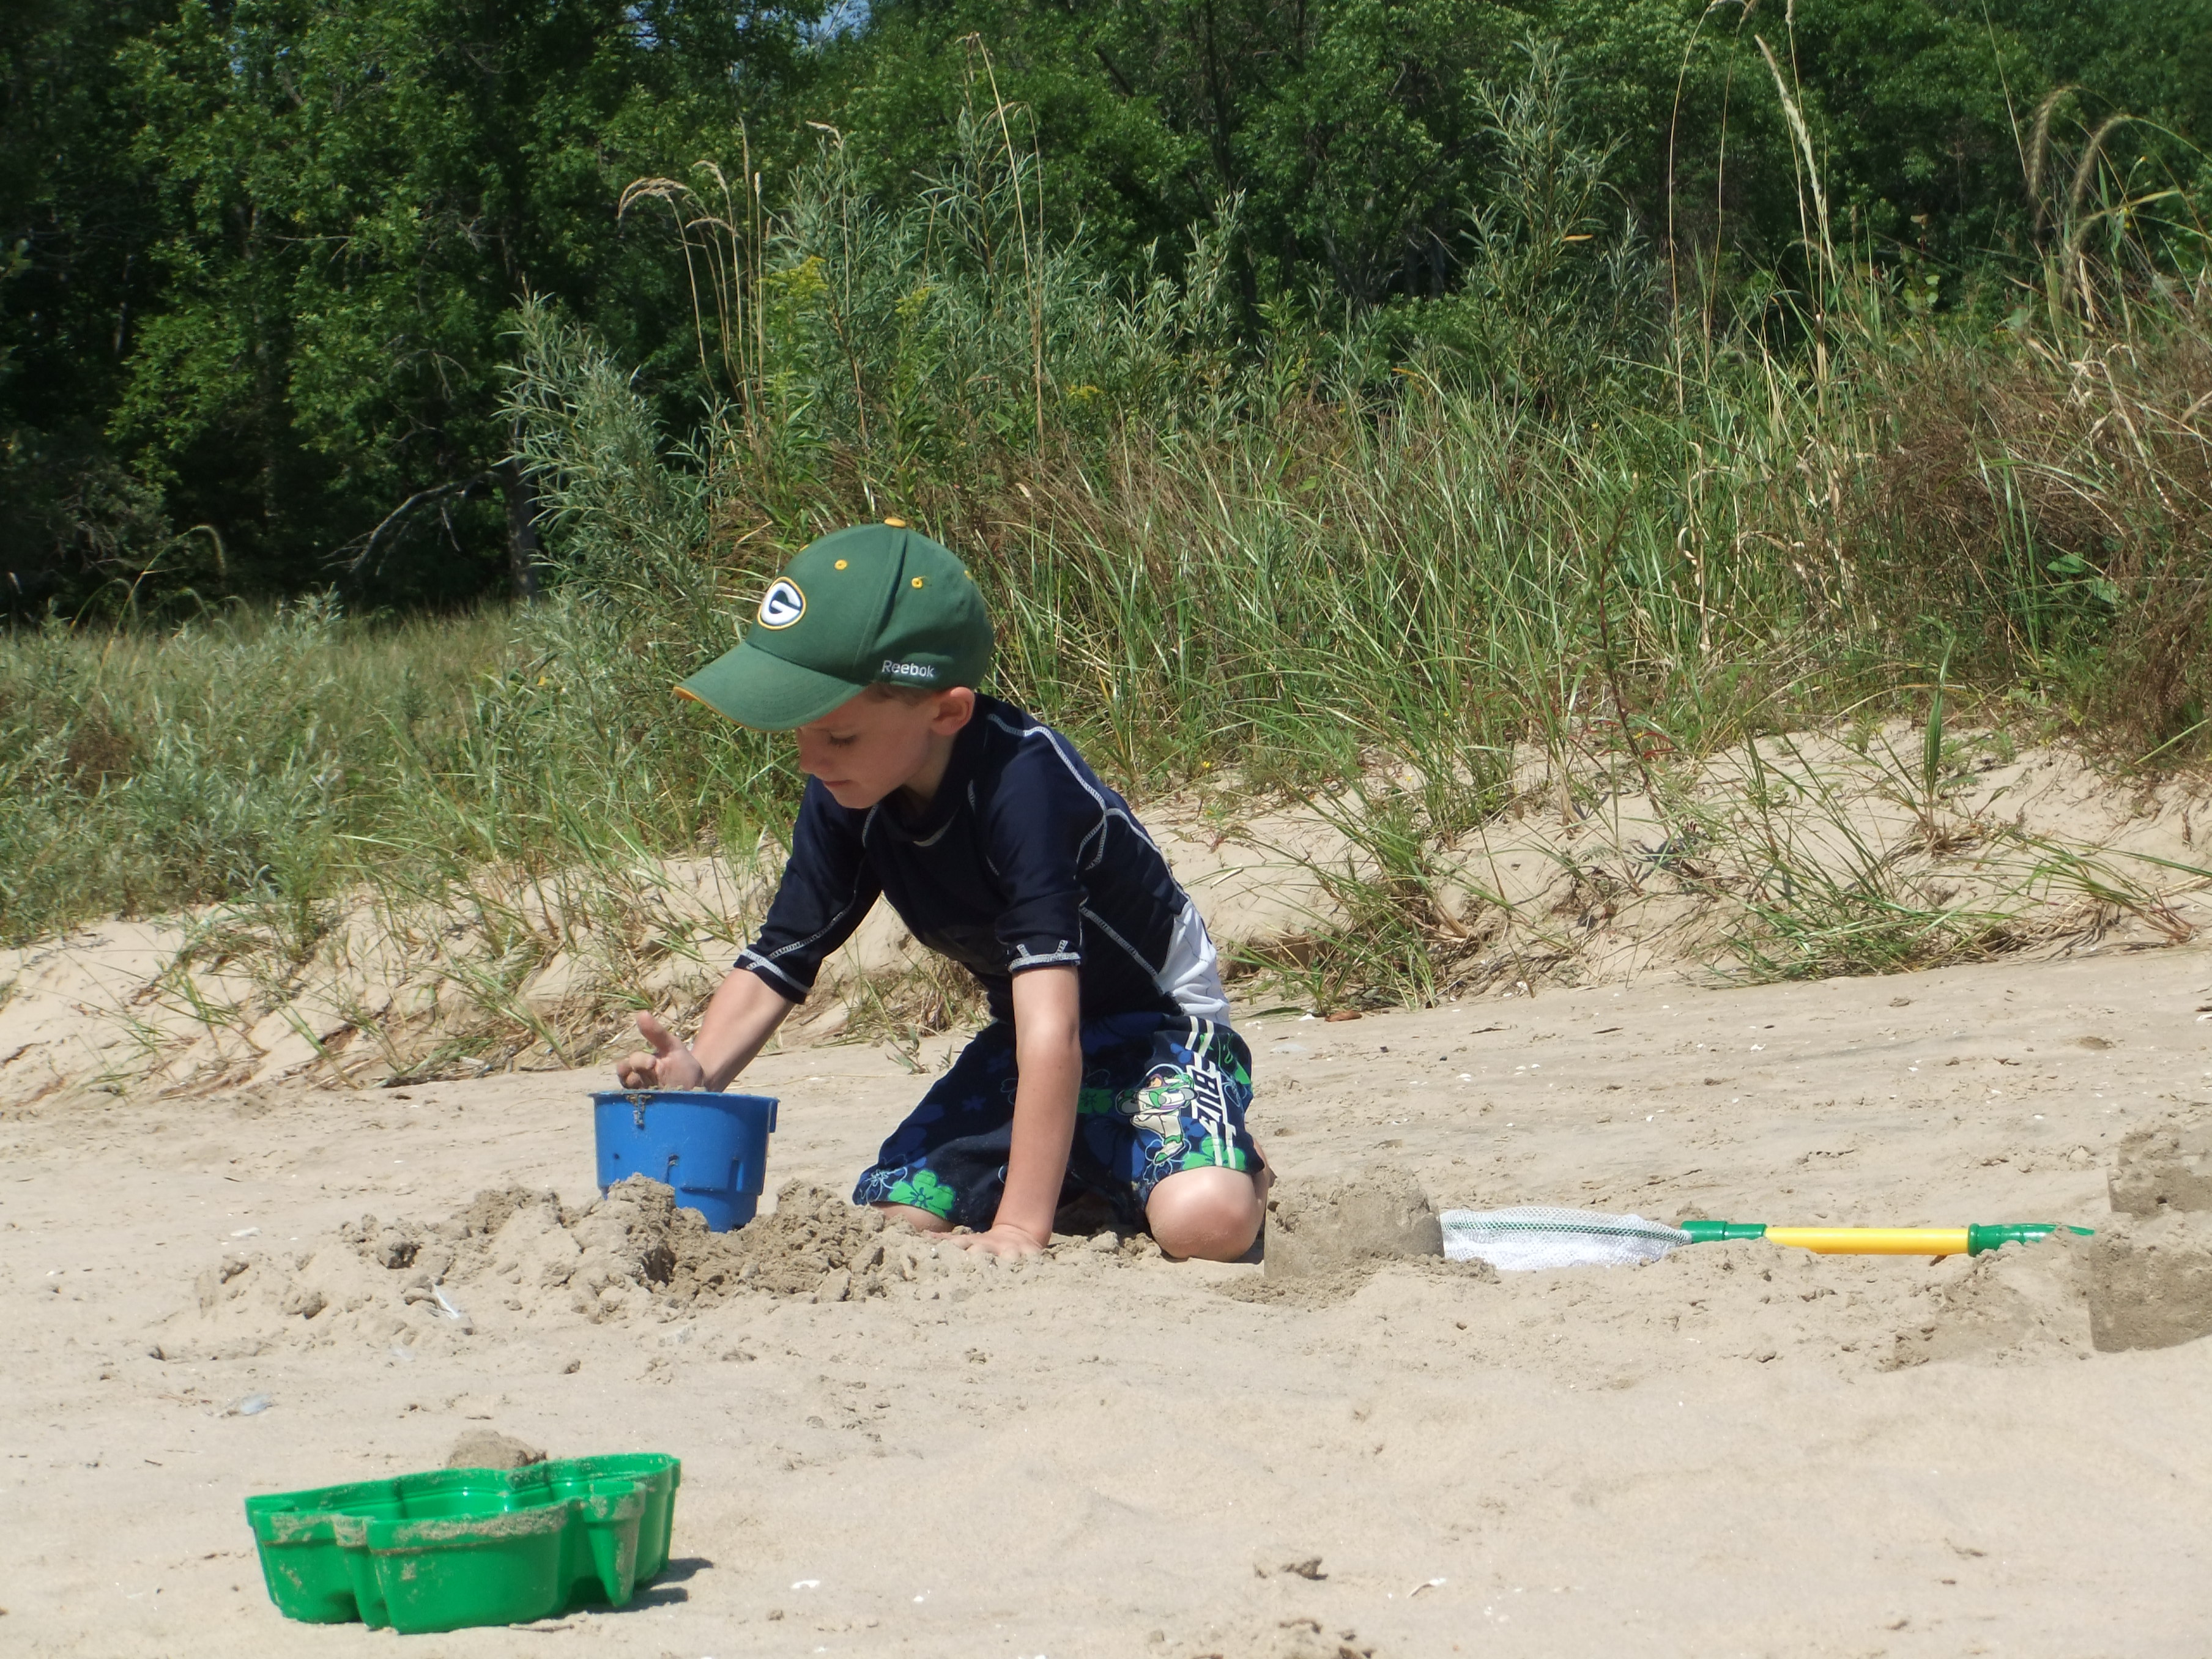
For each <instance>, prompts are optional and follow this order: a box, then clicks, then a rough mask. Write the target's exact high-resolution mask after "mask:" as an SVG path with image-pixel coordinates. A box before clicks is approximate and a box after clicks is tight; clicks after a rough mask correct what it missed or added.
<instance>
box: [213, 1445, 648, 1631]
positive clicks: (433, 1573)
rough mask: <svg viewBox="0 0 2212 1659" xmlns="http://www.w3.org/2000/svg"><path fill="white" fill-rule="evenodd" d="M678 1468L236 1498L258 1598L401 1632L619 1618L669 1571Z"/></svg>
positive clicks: (457, 1478)
mask: <svg viewBox="0 0 2212 1659" xmlns="http://www.w3.org/2000/svg"><path fill="white" fill-rule="evenodd" d="M683 1478H684V1466H683V1464H682V1463H681V1462H678V1460H677V1459H675V1458H673V1457H669V1456H665V1455H662V1454H660V1453H658V1452H637V1453H629V1454H623V1455H615V1456H609V1457H571V1458H565V1459H562V1460H561V1461H559V1462H551V1463H539V1464H537V1465H534V1466H533V1467H532V1468H522V1469H513V1470H506V1469H440V1470H438V1471H436V1472H435V1474H403V1475H398V1476H395V1477H394V1478H392V1479H391V1480H362V1481H356V1482H354V1483H352V1484H350V1485H348V1486H320V1487H317V1488H315V1489H314V1490H313V1491H310V1492H272V1493H270V1494H268V1495H266V1496H264V1497H259V1498H247V1499H246V1522H247V1524H248V1525H250V1526H251V1527H252V1528H253V1537H254V1541H255V1543H256V1544H257V1545H258V1547H259V1549H260V1553H261V1576H262V1577H263V1579H264V1581H265V1582H266V1583H267V1584H268V1586H269V1599H270V1601H274V1602H275V1603H276V1607H277V1610H278V1611H279V1612H281V1613H283V1615H284V1616H285V1617H286V1618H288V1619H297V1620H302V1621H304V1622H306V1623H307V1624H313V1625H336V1624H346V1623H349V1622H351V1621H353V1620H360V1621H361V1622H362V1623H363V1624H366V1625H368V1626H371V1627H372V1628H382V1627H384V1626H390V1627H391V1628H392V1629H393V1630H395V1631H398V1632H401V1633H403V1634H407V1635H412V1634H416V1633H418V1632H431V1631H444V1630H460V1629H463V1628H465V1627H466V1626H471V1625H521V1624H528V1623H530V1622H531V1621H532V1620H537V1619H552V1618H557V1617H558V1616H559V1615H560V1614H562V1613H565V1612H567V1611H568V1608H569V1607H571V1606H573V1605H574V1604H575V1603H577V1602H580V1601H582V1602H592V1601H599V1602H604V1603H605V1605H607V1606H609V1607H621V1606H623V1604H624V1603H626V1602H627V1601H629V1599H630V1597H631V1595H634V1594H635V1591H636V1589H637V1586H638V1585H640V1584H641V1583H646V1582H647V1580H649V1579H651V1578H653V1577H654V1576H655V1575H656V1574H658V1573H659V1571H661V1569H662V1568H664V1567H665V1566H666V1565H668V1533H669V1528H670V1525H671V1522H672V1521H673V1519H674V1516H675V1510H676V1488H677V1487H678V1486H679V1485H680V1484H681V1483H682V1481H683Z"/></svg>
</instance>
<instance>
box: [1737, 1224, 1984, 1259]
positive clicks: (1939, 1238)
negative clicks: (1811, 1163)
mask: <svg viewBox="0 0 2212 1659" xmlns="http://www.w3.org/2000/svg"><path fill="white" fill-rule="evenodd" d="M1766 1239H1767V1242H1768V1243H1771V1244H1794V1245H1795V1246H1796V1248H1797V1249H1801V1250H1811V1251H1813V1252H1814V1254H1815V1255H1966V1253H1967V1249H1968V1248H1969V1247H1968V1243H1967V1238H1966V1228H1964V1227H1769V1228H1768V1229H1767V1230H1766Z"/></svg>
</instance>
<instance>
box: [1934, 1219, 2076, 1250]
mask: <svg viewBox="0 0 2212 1659" xmlns="http://www.w3.org/2000/svg"><path fill="white" fill-rule="evenodd" d="M2059 1231H2065V1232H2069V1233H2075V1234H2077V1235H2079V1236H2080V1237H2083V1238H2093V1237H2096V1234H2095V1233H2094V1232H2093V1231H2091V1230H2090V1229H2089V1228H2087V1227H2072V1226H2069V1227H2066V1228H2063V1229H2061V1228H2060V1227H2058V1226H2057V1225H2054V1224H2053V1223H2051V1222H2048V1221H2015V1222H2011V1223H1996V1224H1991V1225H1986V1226H1985V1225H1981V1224H1979V1223H1976V1224H1974V1225H1970V1226H1968V1227H1967V1229H1966V1254H1967V1255H1980V1254H1981V1253H1982V1252H1983V1251H1984V1250H2001V1249H2003V1248H2004V1247H2005V1246H2006V1245H2008V1244H2040V1243H2042V1242H2043V1241H2044V1240H2045V1239H2046V1238H2048V1237H2051V1234H2053V1233H2055V1232H2059Z"/></svg>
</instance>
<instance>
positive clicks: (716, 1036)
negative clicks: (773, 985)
mask: <svg viewBox="0 0 2212 1659" xmlns="http://www.w3.org/2000/svg"><path fill="white" fill-rule="evenodd" d="M797 1006H799V1005H798V1004H797V1003H795V1002H793V1001H792V1000H790V999H788V998H787V997H782V996H779V995H777V994H776V993H775V992H774V991H772V990H770V989H769V987H768V982H767V981H765V980H763V979H762V978H761V977H760V975H757V974H755V973H752V972H750V970H749V969H744V968H738V969H732V971H731V974H730V976H729V977H728V978H727V979H726V980H724V981H722V984H721V988H720V989H719V990H717V991H716V992H715V993H714V1000H713V1001H712V1002H709V1003H708V1005H707V1012H706V1014H705V1016H704V1017H703V1018H701V1020H700V1021H699V1035H698V1036H696V1037H695V1038H694V1039H692V1042H691V1043H690V1046H689V1047H688V1048H687V1047H686V1046H685V1045H684V1044H683V1043H681V1042H678V1041H677V1040H676V1038H675V1036H673V1035H672V1034H671V1032H670V1031H669V1030H668V1028H667V1027H666V1026H665V1025H663V1024H661V1023H660V1022H659V1020H657V1019H655V1018H653V1016H652V1015H651V1014H647V1013H641V1014H639V1015H638V1017H637V1029H638V1032H639V1034H640V1035H641V1036H643V1037H644V1038H645V1040H646V1041H647V1042H650V1043H651V1044H652V1045H653V1052H652V1053H651V1054H631V1055H629V1057H628V1058H627V1059H625V1060H623V1061H622V1062H621V1063H620V1064H618V1065H617V1066H616V1067H615V1075H616V1077H617V1078H618V1079H621V1081H622V1086H623V1088H625V1089H726V1088H728V1087H729V1086H730V1082H731V1079H733V1078H735V1077H736V1076H737V1075H738V1073H740V1072H742V1071H744V1069H745V1067H746V1066H749V1065H750V1064H751V1063H752V1058H753V1056H754V1055H755V1054H758V1053H759V1052H760V1051H761V1045H762V1044H763V1043H765V1042H767V1041H768V1040H769V1037H770V1036H774V1035H775V1028H776V1027H777V1026H779V1025H781V1024H783V1017H784V1016H785V1015H786V1014H787V1013H789V1012H791V1011H792V1010H793V1008H795V1007H797Z"/></svg>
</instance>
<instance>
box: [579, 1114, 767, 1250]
mask: <svg viewBox="0 0 2212 1659" xmlns="http://www.w3.org/2000/svg"><path fill="white" fill-rule="evenodd" d="M592 1129H593V1131H594V1133H595V1135H596V1138H597V1139H598V1142H599V1190H600V1191H601V1192H605V1190H606V1189H607V1188H610V1187H611V1186H613V1185H614V1184H615V1182H617V1181H623V1180H627V1179H628V1178H629V1176H634V1175H641V1176H651V1177H652V1178H653V1180H655V1181H665V1182H667V1183H668V1184H669V1185H670V1186H671V1187H673V1188H676V1202H677V1204H678V1206H680V1207H682V1208H684V1209H686V1210H696V1211H698V1212H699V1213H700V1214H701V1215H702V1216H704V1217H706V1218H707V1225H708V1228H709V1229H710V1230H712V1231H714V1232H718V1233H726V1232H727V1231H730V1229H731V1228H732V1227H742V1226H744V1225H745V1223H747V1222H748V1221H750V1220H751V1219H752V1218H753V1212H754V1211H755V1210H757V1209H758V1208H759V1207H760V1195H761V1188H762V1187H763V1184H764V1183H765V1182H767V1179H768V1138H769V1134H770V1133H773V1132H774V1130H775V1101H773V1100H771V1099H769V1097H767V1096H766V1095H719V1094H708V1093H705V1092H699V1093H693V1092H690V1091H684V1090H678V1089H665V1090H661V1089H638V1090H625V1091H620V1092H616V1091H608V1092H606V1093H604V1094H595V1095H593V1096H592Z"/></svg>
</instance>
